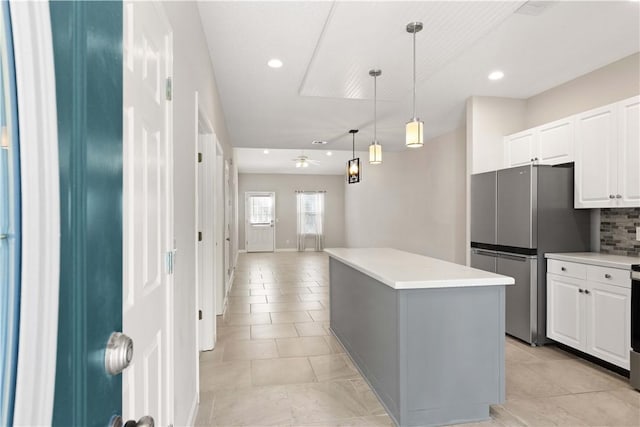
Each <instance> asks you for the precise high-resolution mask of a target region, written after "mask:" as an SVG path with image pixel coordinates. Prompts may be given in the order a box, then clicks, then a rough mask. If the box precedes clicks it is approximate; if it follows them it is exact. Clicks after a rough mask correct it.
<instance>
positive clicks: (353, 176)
mask: <svg viewBox="0 0 640 427" xmlns="http://www.w3.org/2000/svg"><path fill="white" fill-rule="evenodd" d="M349 133H350V134H351V135H352V137H353V142H352V149H353V151H352V155H353V157H352V158H351V160H349V161H348V162H347V183H348V184H355V183H358V182H360V159H358V158H356V133H358V129H351V130H350V131H349Z"/></svg>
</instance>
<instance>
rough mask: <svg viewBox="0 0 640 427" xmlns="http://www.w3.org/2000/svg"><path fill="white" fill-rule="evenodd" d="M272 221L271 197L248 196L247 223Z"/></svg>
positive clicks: (268, 222)
mask: <svg viewBox="0 0 640 427" xmlns="http://www.w3.org/2000/svg"><path fill="white" fill-rule="evenodd" d="M272 221H273V198H272V197H271V196H250V197H249V223H250V224H271V222H272Z"/></svg>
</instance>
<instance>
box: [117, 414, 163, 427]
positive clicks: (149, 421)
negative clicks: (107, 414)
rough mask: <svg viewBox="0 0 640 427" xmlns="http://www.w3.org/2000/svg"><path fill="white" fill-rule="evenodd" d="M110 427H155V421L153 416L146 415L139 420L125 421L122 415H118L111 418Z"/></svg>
mask: <svg viewBox="0 0 640 427" xmlns="http://www.w3.org/2000/svg"><path fill="white" fill-rule="evenodd" d="M109 427H155V422H154V421H153V417H150V416H149V415H145V416H144V417H142V418H140V419H139V420H138V421H136V420H129V421H127V422H126V423H125V422H124V420H123V419H122V417H121V416H120V415H116V416H115V417H113V418H111V423H109Z"/></svg>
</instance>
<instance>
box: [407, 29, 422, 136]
mask: <svg viewBox="0 0 640 427" xmlns="http://www.w3.org/2000/svg"><path fill="white" fill-rule="evenodd" d="M421 30H422V22H410V23H408V24H407V32H408V33H411V34H413V118H412V119H411V120H410V121H409V122H408V123H407V132H406V141H405V144H406V146H407V147H412V148H413V147H422V145H423V144H424V140H423V128H424V123H423V122H422V121H421V120H420V119H419V118H417V117H416V33H418V32H420V31H421Z"/></svg>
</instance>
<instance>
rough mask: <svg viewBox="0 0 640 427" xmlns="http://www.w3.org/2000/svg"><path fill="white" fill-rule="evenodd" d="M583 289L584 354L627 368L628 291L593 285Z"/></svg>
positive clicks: (629, 334) (602, 284)
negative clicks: (585, 332) (584, 308)
mask: <svg viewBox="0 0 640 427" xmlns="http://www.w3.org/2000/svg"><path fill="white" fill-rule="evenodd" d="M586 289H587V290H588V291H589V294H585V298H583V300H584V301H585V302H586V316H585V317H586V320H587V325H586V328H585V329H586V331H587V340H586V350H585V353H589V354H591V355H593V356H596V357H598V358H600V359H602V360H606V361H607V362H610V363H613V364H614V365H617V366H620V367H622V368H625V369H629V350H630V347H631V330H630V328H631V289H630V288H623V287H621V286H612V285H607V284H604V283H596V282H587V288H586Z"/></svg>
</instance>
